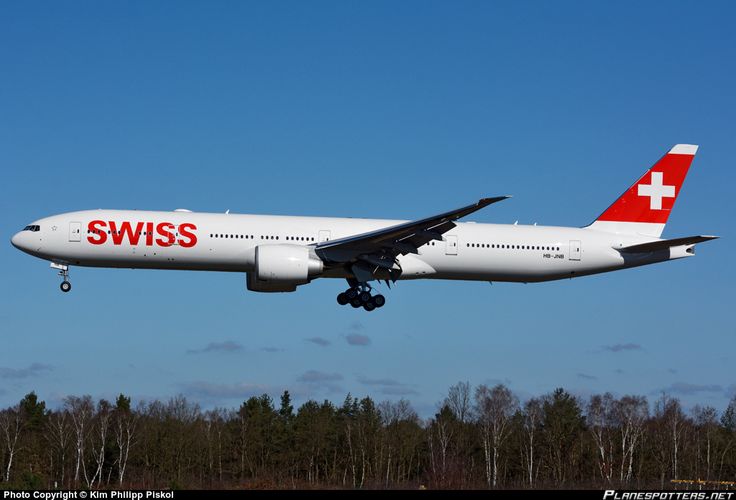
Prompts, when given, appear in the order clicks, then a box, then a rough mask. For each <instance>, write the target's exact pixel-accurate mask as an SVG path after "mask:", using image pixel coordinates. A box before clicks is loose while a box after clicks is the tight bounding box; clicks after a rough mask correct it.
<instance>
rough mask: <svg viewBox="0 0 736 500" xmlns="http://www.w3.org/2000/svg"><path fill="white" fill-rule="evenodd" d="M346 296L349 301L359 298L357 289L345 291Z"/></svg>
mask: <svg viewBox="0 0 736 500" xmlns="http://www.w3.org/2000/svg"><path fill="white" fill-rule="evenodd" d="M345 295H347V297H348V300H353V299H354V298H355V297H357V296H358V290H356V289H355V288H349V289H347V290H345Z"/></svg>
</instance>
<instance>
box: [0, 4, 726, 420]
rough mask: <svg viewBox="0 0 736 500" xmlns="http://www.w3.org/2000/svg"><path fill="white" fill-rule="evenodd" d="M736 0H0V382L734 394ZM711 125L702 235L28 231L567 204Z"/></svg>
mask: <svg viewBox="0 0 736 500" xmlns="http://www.w3.org/2000/svg"><path fill="white" fill-rule="evenodd" d="M735 14H736V8H735V7H734V6H733V3H732V2H707V3H696V2H661V3H657V2H646V3H641V2H623V3H621V2H616V3H602V2H600V3H599V2H596V3H590V2H554V3H551V2H427V1H421V2H258V3H250V2H239V1H238V2H217V3H212V2H123V3H120V2H117V3H115V2H91V1H90V2H74V3H63V4H60V3H58V2H23V3H17V2H16V3H9V2H5V3H3V4H2V5H0V172H2V181H3V182H2V184H0V195H1V196H0V210H1V211H2V213H3V217H2V219H0V234H2V237H3V238H5V240H4V241H5V244H3V245H1V246H0V257H1V258H2V261H3V263H4V265H5V268H4V273H3V274H4V277H5V286H3V287H2V288H0V304H1V305H0V325H2V327H0V330H1V331H2V346H3V348H2V349H1V350H0V405H2V406H5V405H9V404H11V403H14V402H16V401H17V400H19V399H20V397H22V395H23V394H25V393H26V392H28V391H30V390H36V391H37V392H38V394H39V395H40V396H41V397H42V398H44V399H46V400H47V401H49V402H50V403H51V404H57V403H58V401H60V400H61V399H62V398H63V397H64V396H65V395H68V394H86V393H88V394H92V395H93V396H95V397H113V396H114V395H115V394H117V393H119V392H124V393H126V394H130V395H132V396H133V397H134V398H136V399H140V398H146V399H150V398H153V397H163V398H165V397H169V396H171V395H174V394H177V393H183V394H185V395H187V396H189V397H191V398H192V399H194V400H196V401H199V402H201V403H202V404H203V406H205V407H211V406H213V405H224V406H237V405H238V404H239V402H240V401H242V400H243V399H244V398H246V397H248V396H249V395H251V394H258V393H261V392H264V391H265V392H269V393H270V394H272V395H273V396H274V397H276V396H278V394H279V393H280V392H281V391H282V390H283V389H285V388H288V389H289V390H290V391H291V392H292V393H293V394H295V395H296V398H297V401H299V402H302V401H304V400H305V399H306V398H316V399H318V400H319V399H323V398H329V399H332V400H335V401H341V400H342V399H343V398H344V395H345V393H347V392H348V391H350V392H352V393H353V394H356V395H365V394H369V395H371V396H373V397H374V398H376V399H378V400H382V399H397V398H400V397H407V398H409V399H410V400H411V401H412V402H413V403H414V405H415V407H416V408H417V410H418V411H419V412H420V414H422V415H425V416H428V415H430V414H431V413H432V410H433V409H434V407H435V404H436V402H437V401H439V400H441V399H442V397H443V396H444V394H445V393H446V391H447V388H448V387H449V386H450V385H452V384H454V383H455V382H457V381H460V380H462V381H465V380H467V381H469V382H471V383H472V384H473V385H476V384H479V383H496V382H503V383H506V384H507V385H508V386H509V387H510V388H511V389H513V390H514V391H515V392H516V393H517V394H518V395H519V396H520V397H521V398H522V399H524V398H526V397H529V396H530V395H538V394H542V393H545V392H548V391H550V390H552V389H554V388H555V387H558V386H563V387H565V388H567V389H568V390H571V391H573V392H574V393H576V394H579V395H581V396H586V395H589V394H591V393H594V392H602V391H612V392H614V393H615V394H617V395H623V394H629V393H635V394H643V395H647V396H648V397H649V398H650V399H655V398H656V397H657V396H658V395H659V394H660V393H661V391H663V390H665V391H667V392H668V393H669V394H670V395H672V396H677V397H680V398H681V399H682V400H683V402H684V403H685V406H686V407H689V406H692V405H693V404H696V403H700V404H710V405H713V406H715V407H716V408H718V409H719V410H722V409H723V408H724V407H725V405H726V403H727V401H728V398H729V397H730V395H732V394H733V393H734V392H736V371H735V370H734V368H733V361H734V352H736V327H734V322H733V315H732V311H733V300H734V280H736V273H735V272H734V264H733V257H732V255H731V252H729V250H728V248H729V247H730V245H731V238H732V237H733V236H734V220H733V217H734V216H735V215H736V203H735V202H734V197H733V192H734V185H736V175H734V168H733V155H734V147H733V146H734V139H735V138H736V127H735V126H734V123H736V102H735V98H734V90H733V89H734V88H736V65H734V61H736V34H734V32H733V29H732V28H733V27H732V23H731V20H732V19H733V18H734V15H735ZM680 142H683V143H695V144H700V145H701V149H700V151H699V153H698V156H697V157H696V159H695V162H694V164H693V168H692V169H691V171H690V175H689V177H688V179H687V181H686V183H685V186H684V189H683V192H682V195H681V196H680V198H679V199H678V204H677V206H676V207H675V210H674V212H673V214H672V217H671V218H670V222H669V224H668V225H667V228H666V230H665V233H664V236H666V237H676V236H685V235H692V234H718V235H721V236H722V239H721V240H718V241H716V242H712V243H709V244H704V245H700V246H699V247H698V255H697V258H695V259H686V260H685V261H678V262H672V263H667V264H660V265H656V266H651V267H648V268H642V269H636V270H630V271H624V272H620V273H613V274H609V275H601V276H595V277H588V278H581V279H578V280H573V281H562V282H553V283H547V284H537V285H521V284H494V285H492V286H491V285H489V284H488V283H462V282H432V281H425V282H406V283H399V285H398V286H397V287H395V289H393V290H391V291H390V292H387V296H388V304H387V306H386V307H385V308H383V309H382V310H380V311H377V312H374V313H370V314H368V313H365V312H364V311H356V310H353V309H352V308H344V307H339V306H338V305H337V304H336V303H335V295H336V294H337V292H338V291H340V290H342V289H343V288H344V285H343V283H342V282H339V281H333V280H330V281H326V280H325V281H317V282H316V283H314V284H312V285H310V286H308V287H301V288H300V289H299V290H298V291H297V292H296V293H293V294H278V295H269V294H255V293H247V292H246V291H245V277H244V276H243V275H240V274H229V273H198V272H164V271H143V270H135V271H133V270H104V269H84V268H73V269H72V281H73V283H74V290H73V292H72V293H70V294H62V293H61V292H60V291H59V289H58V279H57V277H56V276H55V275H54V273H53V272H52V270H51V269H49V268H48V264H47V263H46V262H44V261H40V260H37V259H34V258H32V257H30V256H27V255H25V254H23V253H21V252H19V251H17V250H15V249H14V248H13V247H12V246H11V245H10V243H9V239H10V237H11V236H12V234H13V233H14V232H15V231H17V230H18V229H20V228H22V227H23V226H24V225H25V224H27V223H29V222H30V221H32V220H34V219H37V218H40V217H43V216H46V215H50V214H54V213H60V212H65V211H72V210H78V209H87V208H98V207H105V208H138V209H162V210H169V209H171V210H173V209H175V208H179V207H184V208H189V209H192V210H196V211H212V212H224V211H225V210H228V209H229V210H231V211H232V212H242V213H273V214H305V215H328V216H355V217H386V218H417V217H422V216H426V215H430V214H433V213H437V212H440V211H444V210H447V209H451V208H455V207H458V206H462V205H464V204H467V203H468V202H471V201H474V200H476V199H477V198H479V197H481V196H487V195H499V194H512V195H514V198H513V199H511V200H509V201H506V202H503V203H500V204H498V205H494V206H492V207H489V208H487V209H485V210H483V211H481V212H479V213H477V214H474V215H473V216H472V218H471V220H476V221H478V222H498V223H513V222H514V221H516V220H518V221H520V223H533V222H537V223H539V224H551V225H572V226H582V225H585V224H587V223H588V222H590V221H591V220H592V219H593V218H594V217H595V216H597V215H598V214H599V213H600V212H601V211H602V210H603V209H604V208H606V207H607V206H608V204H609V203H610V202H611V201H613V199H615V197H616V196H618V194H619V193H620V192H622V191H623V190H624V189H625V188H626V187H627V186H628V185H629V184H630V183H631V182H633V181H634V180H635V179H636V178H637V177H638V176H639V175H640V174H641V173H643V172H644V170H646V168H648V167H649V166H650V165H651V164H652V163H653V162H654V161H656V160H657V159H658V158H659V157H660V156H661V155H662V154H663V153H664V152H666V151H667V150H668V149H669V148H670V147H671V146H672V145H673V144H676V143H680Z"/></svg>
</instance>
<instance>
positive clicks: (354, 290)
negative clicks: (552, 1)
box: [337, 283, 386, 311]
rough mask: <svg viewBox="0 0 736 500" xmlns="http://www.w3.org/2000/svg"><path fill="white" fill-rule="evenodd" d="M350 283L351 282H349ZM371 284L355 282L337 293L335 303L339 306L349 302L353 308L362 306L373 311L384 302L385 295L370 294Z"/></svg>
mask: <svg viewBox="0 0 736 500" xmlns="http://www.w3.org/2000/svg"><path fill="white" fill-rule="evenodd" d="M351 284H352V283H351ZM371 290H372V288H371V286H370V285H369V284H368V283H357V284H355V285H354V286H351V287H350V288H348V289H347V290H345V291H344V292H341V293H339V294H338V295H337V303H338V304H340V305H341V306H344V305H347V304H350V305H351V306H353V307H354V308H355V309H357V308H359V307H362V308H363V309H365V310H366V311H373V310H374V309H378V308H379V307H383V306H384V304H386V297H384V296H383V295H381V294H378V295H371Z"/></svg>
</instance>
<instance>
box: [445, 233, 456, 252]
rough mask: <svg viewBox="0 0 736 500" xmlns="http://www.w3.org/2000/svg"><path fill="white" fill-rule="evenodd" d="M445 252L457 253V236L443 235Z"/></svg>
mask: <svg viewBox="0 0 736 500" xmlns="http://www.w3.org/2000/svg"><path fill="white" fill-rule="evenodd" d="M445 243H446V245H447V246H446V247H445V254H446V255H457V236H445Z"/></svg>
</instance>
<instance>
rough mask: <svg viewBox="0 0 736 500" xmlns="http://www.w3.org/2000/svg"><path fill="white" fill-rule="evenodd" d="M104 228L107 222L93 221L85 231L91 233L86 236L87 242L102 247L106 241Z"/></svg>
mask: <svg viewBox="0 0 736 500" xmlns="http://www.w3.org/2000/svg"><path fill="white" fill-rule="evenodd" d="M106 227H107V222H105V221H104V220H93V221H92V222H90V223H89V224H87V230H88V231H89V232H90V233H92V234H90V235H89V236H87V241H89V242H90V243H92V244H93V245H102V244H103V243H104V242H105V241H107V232H106V231H105V228H106Z"/></svg>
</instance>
